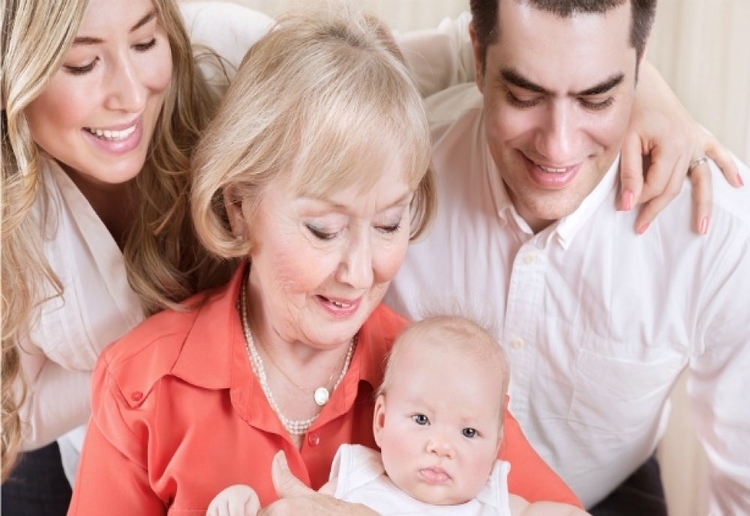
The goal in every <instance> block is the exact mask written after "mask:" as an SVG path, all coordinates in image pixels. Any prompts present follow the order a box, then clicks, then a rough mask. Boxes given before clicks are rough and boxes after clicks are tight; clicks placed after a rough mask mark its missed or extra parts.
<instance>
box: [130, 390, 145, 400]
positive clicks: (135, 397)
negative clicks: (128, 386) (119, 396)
mask: <svg viewBox="0 0 750 516" xmlns="http://www.w3.org/2000/svg"><path fill="white" fill-rule="evenodd" d="M130 399H131V400H133V401H141V400H142V399H143V393H142V392H141V391H135V392H134V393H133V394H131V395H130Z"/></svg>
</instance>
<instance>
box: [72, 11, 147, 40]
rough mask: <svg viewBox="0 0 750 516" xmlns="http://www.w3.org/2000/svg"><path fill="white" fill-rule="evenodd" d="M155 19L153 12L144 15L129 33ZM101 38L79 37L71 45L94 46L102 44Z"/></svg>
mask: <svg viewBox="0 0 750 516" xmlns="http://www.w3.org/2000/svg"><path fill="white" fill-rule="evenodd" d="M154 18H156V11H155V10H153V11H151V12H150V13H148V14H146V15H145V16H144V17H143V18H141V19H140V20H138V21H137V22H136V24H135V25H133V27H132V28H131V29H130V32H135V31H137V30H138V29H140V28H141V27H143V26H144V25H146V24H147V23H148V22H150V21H151V20H153V19H154ZM102 41H103V40H102V39H101V38H92V37H89V36H81V37H77V38H76V39H74V40H73V45H95V44H97V43H102Z"/></svg>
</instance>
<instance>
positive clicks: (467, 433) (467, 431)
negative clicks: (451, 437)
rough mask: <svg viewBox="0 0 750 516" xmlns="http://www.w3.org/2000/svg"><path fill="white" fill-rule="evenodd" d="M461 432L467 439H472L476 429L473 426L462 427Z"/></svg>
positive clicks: (475, 434)
mask: <svg viewBox="0 0 750 516" xmlns="http://www.w3.org/2000/svg"><path fill="white" fill-rule="evenodd" d="M461 433H463V434H464V437H468V438H469V439H473V438H474V437H476V436H477V430H476V429H475V428H464V429H463V430H462V431H461Z"/></svg>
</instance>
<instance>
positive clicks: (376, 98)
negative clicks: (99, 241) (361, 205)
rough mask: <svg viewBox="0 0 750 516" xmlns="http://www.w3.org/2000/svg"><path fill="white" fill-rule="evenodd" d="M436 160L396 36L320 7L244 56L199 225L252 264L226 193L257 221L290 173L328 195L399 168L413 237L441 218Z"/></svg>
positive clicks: (214, 127) (227, 102) (198, 208)
mask: <svg viewBox="0 0 750 516" xmlns="http://www.w3.org/2000/svg"><path fill="white" fill-rule="evenodd" d="M227 142H231V145H228V144H227ZM430 156H431V146H430V133H429V126H428V123H427V116H426V113H425V108H424V104H423V101H422V98H421V96H420V94H419V92H418V90H417V89H416V87H415V86H414V84H413V82H412V79H411V77H410V75H409V72H408V69H407V68H406V65H405V64H404V62H403V58H402V56H401V54H400V51H399V50H398V47H397V46H396V43H395V41H394V40H393V38H392V36H391V33H390V30H389V29H388V28H387V27H386V26H385V25H384V24H383V23H382V22H380V21H379V20H377V19H376V18H375V17H374V16H371V15H368V14H366V13H364V12H360V11H359V10H358V9H357V8H355V7H352V6H350V5H342V4H338V3H332V4H330V5H329V6H328V9H325V8H323V9H321V8H320V7H318V6H316V9H315V10H314V11H309V12H297V13H295V14H290V15H288V16H285V17H282V18H280V19H279V21H278V24H277V25H276V27H275V28H274V30H271V31H270V32H269V33H268V34H267V35H266V36H265V37H264V38H262V39H261V40H260V41H258V42H257V43H256V44H255V45H253V47H252V48H251V49H250V51H249V52H248V53H247V55H246V56H245V59H244V60H243V62H242V64H241V66H240V68H239V70H238V72H237V76H236V77H235V79H234V81H233V83H232V84H231V85H230V87H229V90H228V92H227V94H226V96H225V98H224V102H223V104H222V106H221V108H220V109H219V111H218V112H217V115H216V117H215V118H214V120H213V121H212V122H211V124H209V127H208V129H207V131H206V133H205V135H204V138H203V139H202V140H201V143H200V145H199V147H198V149H197V150H196V154H195V160H194V167H193V169H194V178H193V188H192V202H191V208H192V213H193V220H194V221H195V224H196V230H197V232H198V235H199V237H200V238H201V241H202V242H203V244H204V245H205V246H206V248H208V249H209V250H210V251H211V252H213V253H215V254H216V255H217V256H220V257H222V258H237V257H244V256H246V255H247V254H248V252H249V251H250V248H251V246H252V245H253V244H252V240H253V235H252V234H249V235H245V237H246V238H245V239H243V240H238V239H236V238H235V237H234V236H233V234H232V230H231V228H230V226H229V224H228V220H227V212H226V208H225V204H224V192H232V191H234V192H236V193H237V198H235V199H231V200H230V201H229V202H240V201H242V202H243V203H245V204H243V209H245V207H247V209H248V213H249V214H250V215H249V216H250V217H252V216H253V213H254V211H256V210H257V207H258V204H259V202H260V200H261V198H262V196H263V193H264V192H265V190H266V188H267V187H268V186H269V185H270V184H271V183H272V182H273V181H274V180H275V179H276V178H277V177H278V176H279V175H280V174H291V176H290V177H291V178H292V181H291V184H292V185H293V186H292V187H293V188H296V189H297V190H298V193H300V194H303V193H304V194H313V195H325V194H327V193H331V192H335V191H337V190H340V189H343V188H346V187H348V186H351V185H358V186H359V187H361V188H362V190H366V189H367V188H369V187H371V186H372V185H373V184H374V183H375V182H377V181H378V180H379V178H380V177H381V172H382V171H383V170H384V169H385V168H386V167H388V166H394V165H395V166H399V167H401V168H402V169H403V170H404V173H405V179H406V180H407V182H408V184H409V185H410V186H411V187H412V188H414V190H415V195H414V199H413V201H412V221H413V224H412V234H411V236H412V238H414V237H416V236H417V235H418V234H419V233H420V232H421V231H422V230H423V229H424V227H425V226H426V225H427V223H428V222H429V220H430V217H431V215H432V212H433V209H434V203H435V187H434V180H433V175H432V171H431V169H430V159H431V158H430ZM250 232H251V233H252V226H250Z"/></svg>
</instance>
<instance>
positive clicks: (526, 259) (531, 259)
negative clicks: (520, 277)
mask: <svg viewBox="0 0 750 516" xmlns="http://www.w3.org/2000/svg"><path fill="white" fill-rule="evenodd" d="M535 260H536V255H535V254H534V253H529V254H527V255H526V256H524V257H523V263H525V264H526V265H531V264H532V263H534V261H535Z"/></svg>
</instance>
